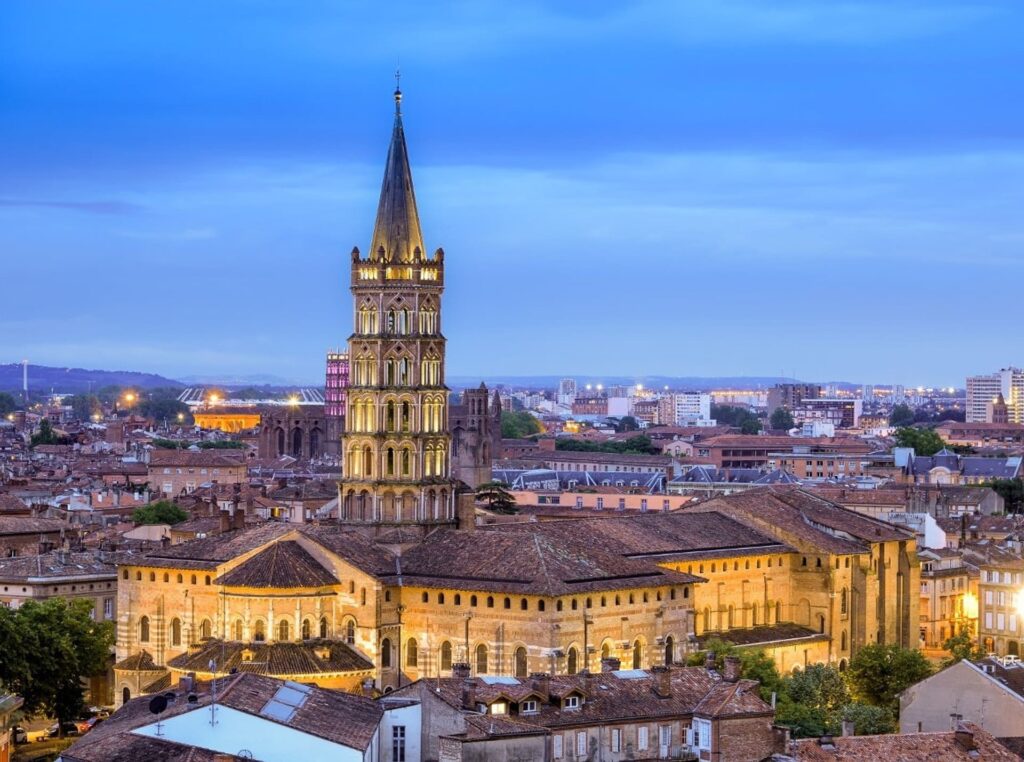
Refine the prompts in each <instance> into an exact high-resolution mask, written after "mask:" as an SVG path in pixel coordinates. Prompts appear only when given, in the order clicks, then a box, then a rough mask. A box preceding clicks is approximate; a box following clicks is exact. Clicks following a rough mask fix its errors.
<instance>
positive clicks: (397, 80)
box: [395, 68, 402, 114]
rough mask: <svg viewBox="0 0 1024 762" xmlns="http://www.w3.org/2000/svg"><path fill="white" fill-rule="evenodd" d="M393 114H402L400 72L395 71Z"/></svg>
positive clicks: (398, 70)
mask: <svg viewBox="0 0 1024 762" xmlns="http://www.w3.org/2000/svg"><path fill="white" fill-rule="evenodd" d="M395 113H396V114H401V113H402V70H401V69H400V68H398V69H395Z"/></svg>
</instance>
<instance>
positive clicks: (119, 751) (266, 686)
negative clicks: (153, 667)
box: [61, 673, 383, 762]
mask: <svg viewBox="0 0 1024 762" xmlns="http://www.w3.org/2000/svg"><path fill="white" fill-rule="evenodd" d="M216 683H217V702H218V703H219V704H221V705H223V706H227V707H230V708H232V709H235V710H237V711H240V712H245V713H247V714H250V715H253V716H256V717H259V718H261V719H263V720H265V721H266V722H279V723H280V724H284V725H287V726H289V727H291V728H294V729H295V730H298V731H301V732H304V733H309V734H311V735H314V736H318V737H320V738H323V739H326V740H327V741H331V742H334V743H337V744H341V745H344V746H348V747H350V748H356V749H359V750H361V751H362V750H365V749H367V747H369V745H370V743H371V742H372V740H373V738H374V737H375V736H376V734H377V732H378V726H379V724H380V719H381V717H382V716H383V709H382V708H381V706H380V705H379V704H378V703H377V702H376V701H373V700H372V699H368V698H364V697H362V696H357V695H354V694H351V693H345V692H343V691H337V690H330V689H326V688H320V687H316V686H311V691H310V694H309V696H308V698H307V699H306V701H305V703H303V705H302V706H301V707H299V708H298V709H296V711H295V713H294V714H293V715H292V716H291V718H290V719H289V720H287V721H278V720H273V719H271V718H269V717H268V716H267V715H265V714H262V713H261V710H262V709H263V707H264V706H266V704H267V702H268V701H270V699H271V698H272V697H273V696H274V695H275V693H276V692H277V690H278V689H279V688H280V687H281V686H282V685H283V681H281V680H277V679H274V678H269V677H263V676H260V675H256V674H253V673H240V674H237V675H232V676H230V677H224V678H219V679H218V680H217V681H216ZM174 692H175V693H176V694H177V695H176V697H175V701H173V702H172V703H171V704H170V705H169V706H168V707H167V709H166V711H164V712H163V713H162V714H161V715H160V719H161V720H163V721H167V720H169V719H171V718H173V717H176V716H178V715H181V714H185V713H186V712H194V711H198V710H201V709H203V708H204V707H207V706H209V704H210V702H211V693H210V683H205V684H202V685H200V686H198V688H197V689H196V690H195V691H194V693H195V695H196V698H197V701H196V702H195V703H190V702H188V701H187V700H186V699H185V691H183V690H182V689H181V687H180V686H179V687H178V688H176V689H174ZM150 700H151V697H150V696H142V697H140V698H136V699H133V700H131V701H129V702H128V703H126V704H125V705H124V706H122V707H121V708H120V709H118V710H117V711H116V712H115V713H114V714H113V715H112V716H111V717H110V718H109V719H107V720H106V721H104V722H101V723H99V724H98V725H97V726H96V727H94V728H93V729H92V730H90V731H89V732H88V733H87V734H85V735H84V736H82V737H81V738H80V739H78V740H77V741H76V742H75V743H74V744H73V745H72V746H71V747H70V748H69V749H67V750H66V751H64V752H61V758H62V759H64V760H66V761H67V762H138V760H160V761H161V762H214V760H221V759H241V757H235V756H231V755H223V754H220V755H219V754H216V753H215V752H213V751H210V750H208V749H204V748H201V747H199V746H191V745H188V744H183V743H175V742H172V741H167V740H163V739H160V738H154V737H152V736H147V735H140V734H136V733H133V732H132V731H133V730H135V729H136V728H140V727H143V726H147V725H150V724H152V723H153V722H154V720H155V718H154V716H153V714H152V713H151V712H150V711H149V702H150ZM252 747H253V748H252V751H255V753H256V756H257V758H258V755H259V738H253V743H252Z"/></svg>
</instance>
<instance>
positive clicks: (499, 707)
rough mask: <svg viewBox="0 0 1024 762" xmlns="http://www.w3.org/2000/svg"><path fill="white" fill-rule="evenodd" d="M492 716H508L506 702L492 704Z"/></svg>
mask: <svg viewBox="0 0 1024 762" xmlns="http://www.w3.org/2000/svg"><path fill="white" fill-rule="evenodd" d="M491 714H508V703H507V702H505V701H495V702H494V703H493V704H491Z"/></svg>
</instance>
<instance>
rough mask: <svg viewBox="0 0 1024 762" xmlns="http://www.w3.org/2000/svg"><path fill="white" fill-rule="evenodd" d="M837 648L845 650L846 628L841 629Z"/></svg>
mask: <svg viewBox="0 0 1024 762" xmlns="http://www.w3.org/2000/svg"><path fill="white" fill-rule="evenodd" d="M839 650H840V651H845V650H846V630H843V634H842V635H841V636H840V638H839Z"/></svg>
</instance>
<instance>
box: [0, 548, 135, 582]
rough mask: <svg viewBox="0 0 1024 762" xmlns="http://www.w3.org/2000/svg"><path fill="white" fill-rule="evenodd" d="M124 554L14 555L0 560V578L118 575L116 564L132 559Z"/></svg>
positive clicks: (29, 578)
mask: <svg viewBox="0 0 1024 762" xmlns="http://www.w3.org/2000/svg"><path fill="white" fill-rule="evenodd" d="M132 557H133V556H131V555H130V554H127V553H118V554H113V553H103V552H99V551H76V552H73V553H62V552H53V553H43V554H40V555H35V556H16V557H14V558H4V559H2V560H0V580H20V581H23V582H24V581H29V580H37V579H46V580H52V579H58V578H63V577H86V576H88V577H94V576H95V577H110V578H113V577H115V576H116V575H117V563H118V562H123V561H124V560H126V559H129V558H132Z"/></svg>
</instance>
